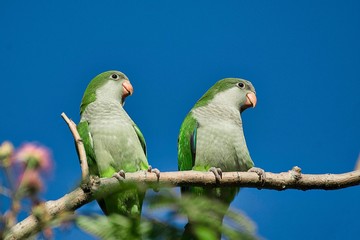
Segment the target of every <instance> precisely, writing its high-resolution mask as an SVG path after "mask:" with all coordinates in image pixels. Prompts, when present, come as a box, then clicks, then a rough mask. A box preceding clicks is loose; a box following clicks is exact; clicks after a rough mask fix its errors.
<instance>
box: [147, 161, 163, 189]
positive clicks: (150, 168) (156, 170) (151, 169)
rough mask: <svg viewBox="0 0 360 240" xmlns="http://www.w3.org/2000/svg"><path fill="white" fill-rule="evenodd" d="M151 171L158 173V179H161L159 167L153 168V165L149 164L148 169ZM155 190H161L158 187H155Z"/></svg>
mask: <svg viewBox="0 0 360 240" xmlns="http://www.w3.org/2000/svg"><path fill="white" fill-rule="evenodd" d="M147 171H148V172H149V173H155V174H156V177H157V180H158V181H159V179H160V170H159V169H157V168H152V166H151V165H149V168H148V170H147ZM153 191H154V192H159V191H160V190H159V188H158V187H156V186H155V187H153Z"/></svg>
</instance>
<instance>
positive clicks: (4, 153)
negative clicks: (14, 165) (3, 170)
mask: <svg viewBox="0 0 360 240" xmlns="http://www.w3.org/2000/svg"><path fill="white" fill-rule="evenodd" d="M13 153H14V146H13V145H12V143H11V142H9V141H4V142H3V143H2V144H1V146H0V165H3V166H4V167H8V166H10V164H11V157H12V155H13Z"/></svg>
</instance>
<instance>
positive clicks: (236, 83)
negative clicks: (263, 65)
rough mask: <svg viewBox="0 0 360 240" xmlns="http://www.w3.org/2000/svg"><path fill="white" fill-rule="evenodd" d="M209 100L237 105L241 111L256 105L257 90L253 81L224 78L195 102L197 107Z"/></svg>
mask: <svg viewBox="0 0 360 240" xmlns="http://www.w3.org/2000/svg"><path fill="white" fill-rule="evenodd" d="M209 102H213V103H217V104H226V105H232V106H235V107H236V108H237V109H239V110H240V112H243V111H244V110H245V109H247V108H249V107H255V106H256V102H257V99H256V92H255V88H254V86H253V85H252V84H251V82H249V81H247V80H244V79H241V78H224V79H222V80H220V81H218V82H217V83H215V84H214V86H212V87H211V88H210V89H209V90H208V91H207V92H206V93H205V94H204V95H203V96H202V97H201V98H200V100H199V101H198V102H197V103H196V104H195V107H201V106H205V105H207V104H208V103H209Z"/></svg>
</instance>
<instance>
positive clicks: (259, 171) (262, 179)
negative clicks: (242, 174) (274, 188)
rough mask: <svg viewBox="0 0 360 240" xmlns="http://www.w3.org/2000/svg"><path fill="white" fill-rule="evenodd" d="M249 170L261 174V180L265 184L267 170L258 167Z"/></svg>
mask: <svg viewBox="0 0 360 240" xmlns="http://www.w3.org/2000/svg"><path fill="white" fill-rule="evenodd" d="M248 172H254V173H256V174H257V175H258V176H259V180H260V181H261V182H262V183H263V184H264V183H265V179H266V174H265V171H264V170H263V169H261V168H258V167H252V168H250V169H249V170H248Z"/></svg>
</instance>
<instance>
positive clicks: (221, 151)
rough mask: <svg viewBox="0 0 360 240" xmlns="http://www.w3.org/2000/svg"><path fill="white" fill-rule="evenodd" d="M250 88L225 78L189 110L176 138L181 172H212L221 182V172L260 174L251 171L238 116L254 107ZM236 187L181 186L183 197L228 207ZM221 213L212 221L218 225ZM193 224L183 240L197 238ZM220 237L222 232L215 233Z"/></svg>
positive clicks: (254, 96)
mask: <svg viewBox="0 0 360 240" xmlns="http://www.w3.org/2000/svg"><path fill="white" fill-rule="evenodd" d="M256 102H257V98H256V92H255V88H254V87H253V85H252V84H251V83H250V82H249V81H246V80H243V79H239V78H225V79H222V80H220V81H218V82H217V83H216V84H215V85H214V86H212V87H211V88H210V89H209V90H208V91H207V92H206V93H205V94H204V95H203V96H202V97H201V98H200V99H199V101H198V102H197V103H196V104H195V106H194V107H193V108H192V109H191V110H190V112H189V113H188V115H187V116H186V118H185V120H184V121H183V123H182V125H181V128H180V133H179V138H178V168H179V170H180V171H186V170H197V171H211V172H213V173H214V175H215V177H216V180H217V181H221V173H222V171H224V172H232V171H248V170H249V169H251V171H255V172H257V173H259V174H262V173H263V171H262V170H261V169H258V168H253V166H254V163H253V161H252V159H251V157H250V154H249V150H248V148H247V146H246V142H245V137H244V133H243V123H242V119H241V113H242V112H243V111H245V110H246V109H247V108H250V107H255V105H256ZM238 191H239V188H237V187H224V188H210V187H209V188H206V187H182V188H181V192H182V194H192V196H206V197H209V198H212V199H216V200H218V201H220V202H222V203H223V204H225V206H227V207H228V206H229V205H230V203H231V202H232V201H233V199H234V198H235V196H236V194H237V193H238ZM224 214H225V212H224V213H222V214H217V215H216V216H214V218H213V219H212V220H213V221H214V222H217V223H218V225H220V226H221V224H222V220H223V218H224ZM195 224H196V222H194V221H193V220H192V219H191V218H189V221H188V224H187V225H186V226H185V231H184V234H183V239H196V238H197V237H196V231H194V225H195ZM217 237H218V238H220V237H221V232H220V233H219V232H217Z"/></svg>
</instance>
